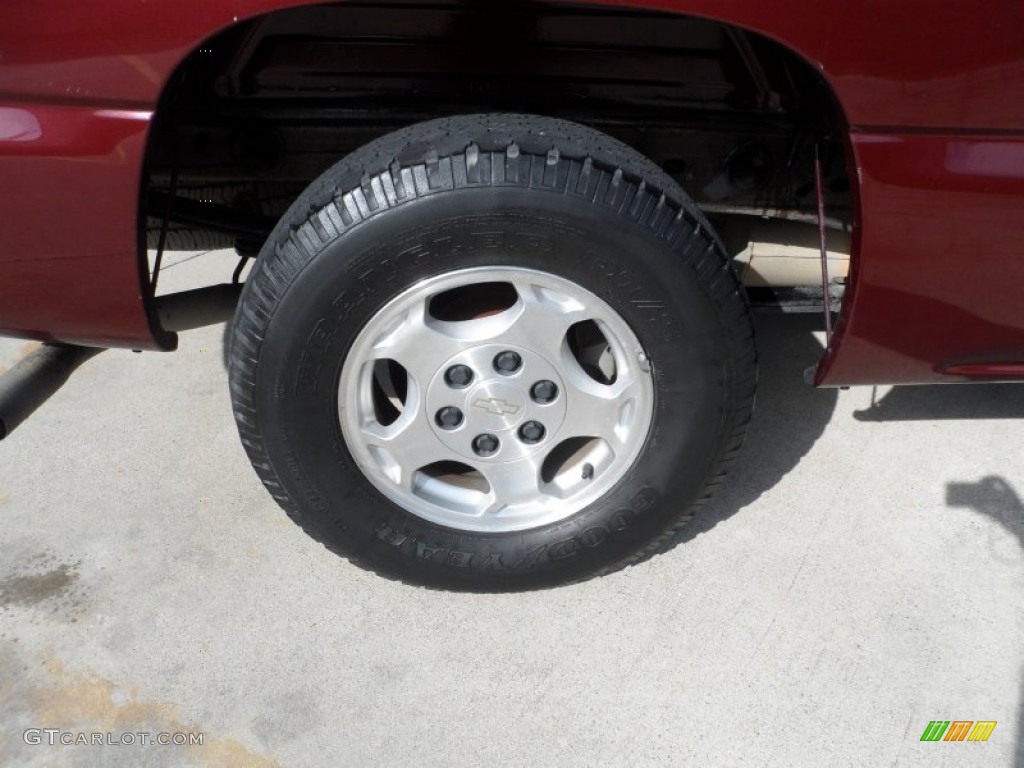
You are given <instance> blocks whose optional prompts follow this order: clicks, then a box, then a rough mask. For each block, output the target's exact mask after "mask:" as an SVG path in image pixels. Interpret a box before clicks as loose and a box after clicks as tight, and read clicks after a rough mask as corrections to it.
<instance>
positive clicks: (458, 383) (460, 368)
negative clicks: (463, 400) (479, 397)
mask: <svg viewBox="0 0 1024 768" xmlns="http://www.w3.org/2000/svg"><path fill="white" fill-rule="evenodd" d="M444 381H445V384H447V385H448V386H449V387H452V388H453V389H465V388H466V387H468V386H469V385H470V384H471V383H472V382H473V369H472V368H470V367H469V366H467V365H453V366H452V367H451V368H449V369H448V370H447V371H445V372H444Z"/></svg>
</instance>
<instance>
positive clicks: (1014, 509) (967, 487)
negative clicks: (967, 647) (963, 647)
mask: <svg viewBox="0 0 1024 768" xmlns="http://www.w3.org/2000/svg"><path fill="white" fill-rule="evenodd" d="M1018 391H1019V389H1018ZM946 504H947V505H948V506H950V507H963V508H967V509H972V510H974V511H975V512H977V513H979V514H981V515H986V516H987V517H991V518H992V519H993V520H995V521H996V522H997V523H999V524H1000V525H1001V526H1002V527H1003V528H1005V529H1006V530H1007V531H1009V532H1010V533H1012V534H1013V535H1014V536H1015V537H1016V539H1017V544H1018V546H1020V547H1021V548H1022V549H1024V502H1022V501H1021V499H1020V496H1018V495H1017V492H1016V491H1015V490H1014V489H1013V486H1011V485H1010V484H1009V483H1008V482H1006V480H1004V479H1003V478H1001V477H999V476H998V475H990V476H989V477H983V478H982V479H981V480H979V481H977V482H974V483H962V482H958V483H947V484H946ZM989 546H990V547H992V548H993V550H992V555H993V557H994V558H996V559H999V560H1001V559H1003V553H1001V552H1000V550H999V549H998V548H997V547H998V546H999V545H998V543H996V542H993V541H990V544H989ZM1015 737H1016V740H1017V754H1016V756H1015V765H1016V766H1017V768H1024V688H1022V690H1021V695H1020V700H1019V704H1018V705H1017V732H1016V734H1015Z"/></svg>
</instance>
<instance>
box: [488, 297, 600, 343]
mask: <svg viewBox="0 0 1024 768" xmlns="http://www.w3.org/2000/svg"><path fill="white" fill-rule="evenodd" d="M515 287H516V290H517V291H518V293H519V297H520V299H522V301H523V309H522V312H521V313H520V314H519V316H518V317H517V318H516V320H515V322H514V323H513V324H512V325H511V326H510V327H509V329H508V331H507V332H506V333H505V334H503V336H502V339H503V340H504V341H506V342H509V343H512V344H515V345H518V346H521V347H524V348H526V349H532V350H534V351H536V352H539V353H541V354H543V355H545V356H546V357H547V358H548V359H549V360H552V361H555V360H558V359H559V358H560V357H561V355H562V354H563V352H564V351H565V348H564V344H563V342H564V340H565V335H566V333H568V331H569V328H571V327H572V326H573V325H575V324H576V323H580V322H583V321H584V320H589V319H591V318H592V316H593V315H592V311H591V310H589V309H588V308H587V307H586V306H585V305H584V304H583V303H582V302H581V301H579V300H577V299H575V298H572V297H570V296H566V295H565V294H562V293H560V292H558V291H555V290H552V289H550V288H545V287H543V286H540V285H537V284H535V283H533V282H530V281H525V280H522V281H517V282H516V283H515Z"/></svg>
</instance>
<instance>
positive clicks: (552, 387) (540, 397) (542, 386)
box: [530, 379, 558, 405]
mask: <svg viewBox="0 0 1024 768" xmlns="http://www.w3.org/2000/svg"><path fill="white" fill-rule="evenodd" d="M530 397H532V398H533V402H535V403H538V404H540V405H547V404H548V403H553V402H554V401H555V398H556V397H558V385H557V384H555V382H553V381H548V380H547V379H541V380H540V381H538V382H536V383H535V384H534V385H533V386H532V387H530Z"/></svg>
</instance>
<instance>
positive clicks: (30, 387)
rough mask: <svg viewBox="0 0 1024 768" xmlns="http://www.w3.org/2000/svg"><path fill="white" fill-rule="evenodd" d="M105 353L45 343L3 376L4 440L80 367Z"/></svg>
mask: <svg viewBox="0 0 1024 768" xmlns="http://www.w3.org/2000/svg"><path fill="white" fill-rule="evenodd" d="M102 351H103V350H102V349H101V348H99V347H78V346H75V345H73V344H44V345H43V346H41V347H40V348H39V349H37V350H36V351H35V352H33V353H32V354H30V355H29V356H28V357H26V358H25V359H24V360H22V361H21V362H19V363H18V364H17V365H15V366H14V367H13V368H11V370H9V371H8V372H7V373H5V374H4V375H3V376H0V440H3V439H4V438H5V437H7V436H8V435H9V434H11V432H13V431H14V428H15V427H17V426H18V425H19V424H21V422H23V421H24V420H25V419H27V418H28V417H29V416H31V415H32V413H33V412H34V411H35V410H36V408H38V407H39V406H40V405H42V404H43V403H45V402H46V401H47V400H49V399H50V397H51V396H52V395H53V394H54V393H55V392H56V391H57V390H58V389H60V388H61V387H62V386H64V383H65V382H66V381H67V380H68V378H69V377H70V376H71V374H72V373H74V372H75V369H76V368H78V366H80V365H81V364H82V363H84V362H85V361H86V360H88V359H89V358H90V357H93V356H95V355H98V354H99V353H100V352H102Z"/></svg>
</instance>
